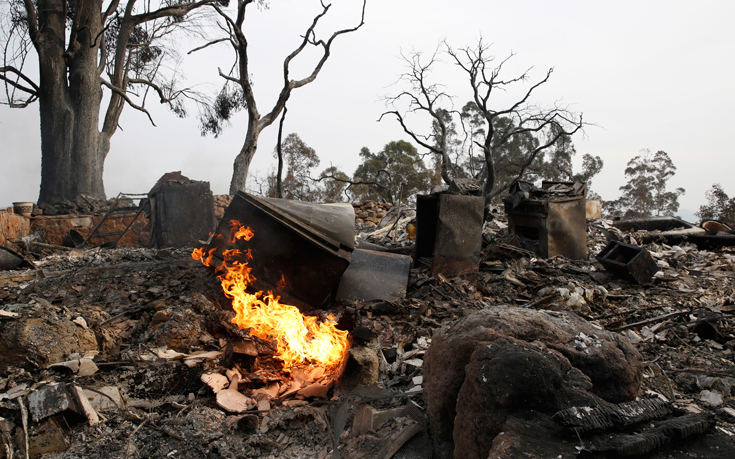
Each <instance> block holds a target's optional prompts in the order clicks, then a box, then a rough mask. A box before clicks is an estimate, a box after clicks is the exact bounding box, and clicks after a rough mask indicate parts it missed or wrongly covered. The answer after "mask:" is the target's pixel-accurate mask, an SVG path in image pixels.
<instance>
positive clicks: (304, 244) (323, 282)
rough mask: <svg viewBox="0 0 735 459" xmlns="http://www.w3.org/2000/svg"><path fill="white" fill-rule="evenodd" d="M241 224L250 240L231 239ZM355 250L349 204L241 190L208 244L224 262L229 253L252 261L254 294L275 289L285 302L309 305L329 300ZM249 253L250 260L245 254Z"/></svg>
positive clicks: (353, 222) (353, 227)
mask: <svg viewBox="0 0 735 459" xmlns="http://www.w3.org/2000/svg"><path fill="white" fill-rule="evenodd" d="M233 221H235V222H237V223H235V224H233V223H232V222H233ZM240 225H243V226H247V227H250V228H251V229H252V230H253V233H254V236H253V237H252V239H250V240H249V241H245V240H244V239H236V240H235V241H234V242H233V241H232V237H231V236H230V235H231V229H232V228H233V227H239V226H240ZM354 248H355V211H354V210H353V208H352V206H351V205H350V204H313V203H307V202H300V201H291V200H285V199H275V198H261V197H256V196H252V195H250V194H247V193H243V192H238V193H237V194H236V195H235V196H234V198H233V199H232V203H230V205H229V207H228V208H227V210H226V211H225V214H224V217H223V218H222V221H221V222H220V224H219V226H218V227H217V231H216V232H215V234H214V235H213V237H212V241H211V243H210V244H209V249H215V251H214V257H215V258H218V259H219V260H224V256H223V252H224V251H225V250H230V249H239V250H240V251H241V254H240V255H228V259H229V260H231V261H234V260H237V261H240V262H242V263H245V262H247V263H248V266H249V267H251V268H252V275H253V276H254V277H255V281H254V282H253V283H252V285H251V287H252V288H253V289H254V290H255V291H258V290H262V291H272V292H273V293H274V294H275V295H278V296H281V298H282V302H284V303H287V304H293V305H295V306H311V307H322V306H325V305H326V304H327V303H328V302H329V300H330V299H331V297H332V294H333V293H334V291H335V290H336V287H337V285H338V284H339V279H340V277H341V276H342V274H343V273H344V272H345V270H346V269H347V267H348V266H349V264H350V260H351V255H352V251H353V249H354ZM248 250H249V251H250V254H251V255H252V259H249V257H247V256H246V255H245V253H247V252H248ZM217 264H219V263H215V265H217Z"/></svg>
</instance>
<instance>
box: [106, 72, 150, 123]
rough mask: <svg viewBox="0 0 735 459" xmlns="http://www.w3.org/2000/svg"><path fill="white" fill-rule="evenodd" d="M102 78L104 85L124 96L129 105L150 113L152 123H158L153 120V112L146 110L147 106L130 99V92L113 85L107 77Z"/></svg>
mask: <svg viewBox="0 0 735 459" xmlns="http://www.w3.org/2000/svg"><path fill="white" fill-rule="evenodd" d="M100 80H101V81H102V84H103V85H104V86H106V87H108V88H109V89H110V90H111V91H112V92H114V93H116V94H117V95H119V96H120V97H122V98H123V99H124V100H125V102H127V103H128V105H130V106H131V107H133V108H134V109H136V110H139V111H141V112H143V113H145V114H146V115H148V120H150V122H151V124H152V125H153V126H155V125H156V123H154V122H153V117H152V116H151V114H150V113H149V112H148V110H146V108H145V107H142V106H140V105H138V104H136V103H135V102H133V101H132V100H131V99H130V97H128V94H127V92H126V91H124V90H122V89H120V88H118V87H116V86H113V85H112V84H111V83H110V82H108V81H107V80H105V79H103V78H102V79H100Z"/></svg>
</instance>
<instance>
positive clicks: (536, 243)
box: [503, 196, 587, 260]
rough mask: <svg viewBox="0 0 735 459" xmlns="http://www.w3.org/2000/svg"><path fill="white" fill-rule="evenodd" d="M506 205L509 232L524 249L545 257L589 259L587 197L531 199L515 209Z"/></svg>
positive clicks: (510, 203)
mask: <svg viewBox="0 0 735 459" xmlns="http://www.w3.org/2000/svg"><path fill="white" fill-rule="evenodd" d="M503 202H504V203H505V212H506V215H507V216H508V230H509V232H510V233H511V234H514V235H516V236H518V239H519V241H520V244H521V247H522V248H524V249H526V250H530V251H532V252H535V253H536V254H537V255H538V256H540V257H543V258H550V257H553V256H555V255H563V256H565V257H567V258H569V259H571V260H584V259H586V258H587V218H586V203H585V198H584V196H571V197H556V198H553V199H527V200H524V201H521V202H520V203H518V204H517V205H516V206H515V207H513V206H512V202H511V201H510V200H509V199H506V200H504V201H503Z"/></svg>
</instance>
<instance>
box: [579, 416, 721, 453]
mask: <svg viewBox="0 0 735 459" xmlns="http://www.w3.org/2000/svg"><path fill="white" fill-rule="evenodd" d="M714 425H715V419H714V416H713V415H712V414H711V413H700V414H690V415H687V416H681V417H678V418H674V419H669V420H667V421H662V422H660V423H659V424H658V425H657V426H656V427H653V428H652V429H649V430H646V431H644V432H641V433H639V434H635V435H618V436H616V437H613V438H612V439H610V440H608V441H606V442H605V443H603V444H601V445H599V446H598V447H597V448H594V449H593V450H591V451H592V452H594V453H599V454H603V455H618V456H636V455H640V454H646V453H649V452H651V451H653V450H654V449H656V448H659V447H661V446H663V445H665V444H667V443H670V442H673V441H678V440H683V439H685V438H687V437H691V436H693V435H699V434H702V433H705V432H707V431H708V430H710V429H711V428H712V427H713V426H714Z"/></svg>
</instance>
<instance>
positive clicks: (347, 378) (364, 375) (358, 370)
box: [340, 347, 380, 388]
mask: <svg viewBox="0 0 735 459" xmlns="http://www.w3.org/2000/svg"><path fill="white" fill-rule="evenodd" d="M349 353H350V355H349V358H348V360H347V365H346V368H345V371H344V375H343V377H342V379H341V380H340V384H341V385H342V387H343V388H354V387H358V386H370V385H373V384H376V383H377V382H378V378H379V375H380V364H379V362H378V354H377V352H376V351H375V350H374V349H371V348H369V347H351V348H350V351H349Z"/></svg>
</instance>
